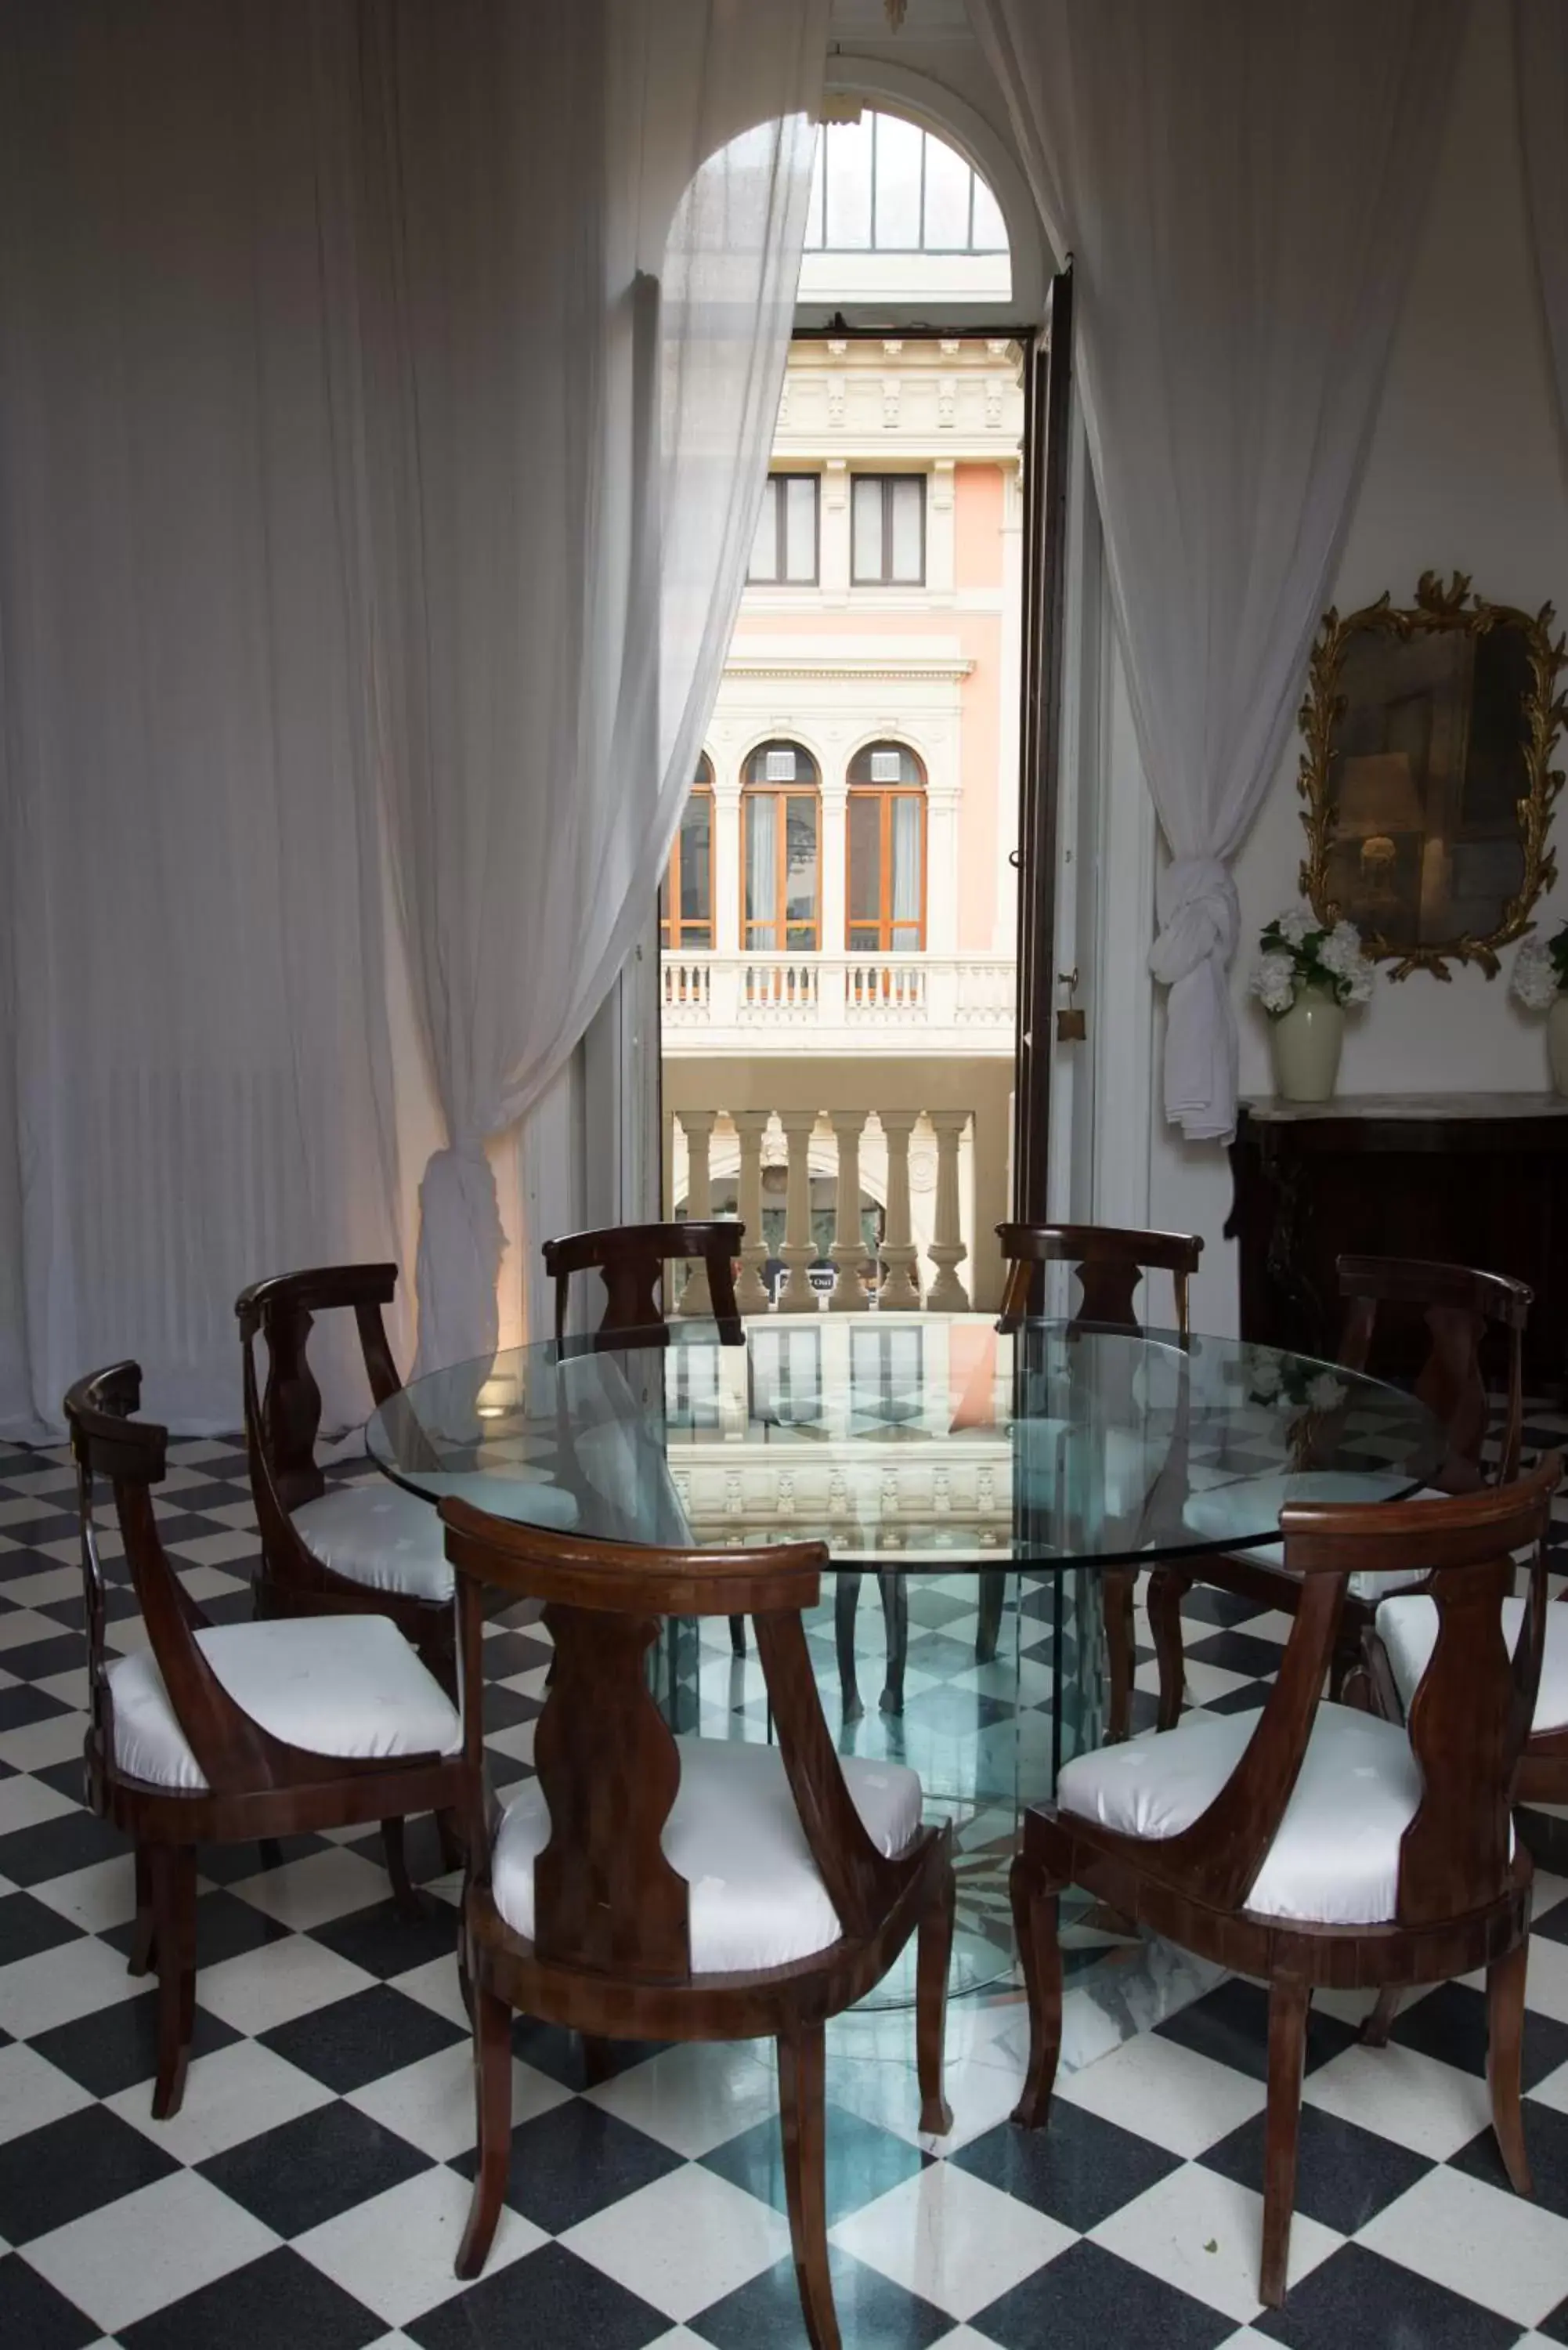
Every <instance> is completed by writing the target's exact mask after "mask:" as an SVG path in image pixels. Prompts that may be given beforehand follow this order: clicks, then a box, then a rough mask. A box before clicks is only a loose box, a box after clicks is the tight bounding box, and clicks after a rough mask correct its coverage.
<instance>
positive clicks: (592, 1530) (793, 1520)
mask: <svg viewBox="0 0 1568 2350" xmlns="http://www.w3.org/2000/svg"><path fill="white" fill-rule="evenodd" d="M367 1436H368V1443H369V1451H370V1455H371V1458H372V1459H373V1460H374V1461H376V1462H377V1463H378V1464H379V1467H380V1468H382V1469H383V1470H384V1471H386V1472H387V1473H388V1475H389V1476H391V1477H394V1478H396V1479H397V1481H398V1482H400V1483H401V1484H403V1485H406V1486H409V1487H410V1488H411V1489H412V1490H413V1491H414V1492H420V1493H423V1494H425V1495H426V1496H427V1497H429V1498H430V1499H431V1501H432V1502H433V1501H438V1500H440V1499H441V1497H442V1496H444V1495H446V1494H449V1493H459V1494H462V1497H463V1498H464V1499H465V1500H467V1501H471V1502H472V1503H476V1504H477V1505H478V1506H479V1507H480V1508H482V1509H485V1510H489V1511H492V1512H493V1513H495V1514H496V1515H498V1516H501V1517H508V1518H514V1519H521V1520H524V1521H528V1522H531V1523H536V1524H541V1525H546V1526H554V1527H556V1528H559V1529H562V1530H566V1529H570V1530H572V1531H574V1532H576V1534H583V1535H588V1536H592V1537H594V1538H596V1539H598V1540H607V1541H612V1542H629V1543H664V1544H672V1545H677V1546H693V1547H714V1548H732V1547H734V1546H736V1545H737V1544H758V1543H768V1542H780V1541H786V1540H792V1539H799V1540H807V1539H809V1540H820V1541H824V1542H826V1544H828V1545H829V1547H830V1549H831V1550H832V1551H833V1552H834V1554H835V1555H836V1556H838V1557H842V1558H843V1559H844V1560H845V1561H846V1562H848V1563H854V1562H867V1563H868V1562H871V1561H874V1562H875V1563H876V1565H877V1566H878V1567H880V1568H883V1569H885V1570H886V1569H893V1570H899V1569H902V1570H905V1571H911V1572H919V1571H922V1570H923V1571H925V1572H937V1571H940V1572H950V1571H951V1570H952V1569H953V1568H955V1567H962V1566H964V1565H973V1566H985V1565H1024V1564H1029V1565H1047V1564H1051V1563H1054V1562H1060V1563H1062V1564H1064V1565H1065V1564H1076V1565H1095V1564H1099V1565H1112V1564H1115V1563H1116V1562H1117V1561H1127V1560H1133V1559H1143V1560H1149V1559H1155V1558H1159V1557H1164V1556H1169V1555H1174V1554H1177V1553H1189V1554H1196V1553H1199V1552H1202V1551H1204V1550H1241V1549H1246V1548H1248V1547H1250V1546H1251V1545H1254V1544H1260V1543H1265V1542H1269V1541H1275V1540H1277V1539H1278V1531H1279V1529H1278V1519H1279V1513H1280V1509H1281V1507H1282V1504H1283V1503H1285V1502H1286V1501H1287V1500H1290V1499H1293V1498H1295V1499H1301V1500H1309V1499H1310V1500H1322V1501H1364V1500H1380V1499H1381V1500H1397V1499H1398V1498H1400V1497H1401V1496H1403V1495H1406V1494H1408V1493H1410V1492H1414V1491H1415V1490H1416V1489H1417V1487H1419V1486H1421V1485H1422V1484H1424V1483H1426V1482H1427V1481H1428V1479H1429V1478H1430V1477H1431V1476H1432V1475H1433V1474H1434V1473H1435V1471H1437V1469H1438V1466H1439V1464H1440V1462H1441V1461H1442V1459H1443V1455H1444V1451H1445V1446H1444V1441H1443V1438H1442V1433H1441V1430H1440V1429H1439V1427H1438V1422H1437V1421H1436V1420H1435V1419H1433V1417H1432V1415H1431V1414H1430V1413H1429V1412H1428V1410H1427V1409H1426V1408H1425V1407H1424V1406H1423V1405H1421V1404H1419V1403H1417V1401H1416V1400H1415V1399H1414V1398H1413V1397H1411V1396H1408V1395H1407V1394H1405V1393H1403V1392H1402V1391H1401V1390H1399V1389H1398V1388H1391V1387H1387V1386H1385V1385H1384V1384H1383V1383H1382V1382H1381V1381H1379V1380H1376V1379H1370V1378H1363V1377H1359V1376H1357V1375H1356V1374H1355V1373H1353V1372H1349V1371H1345V1370H1342V1369H1340V1368H1339V1367H1336V1366H1335V1365H1333V1364H1328V1363H1322V1362H1317V1361H1315V1360H1314V1359H1312V1358H1311V1357H1305V1356H1301V1355H1290V1354H1284V1353H1282V1352H1281V1351H1279V1350H1278V1349H1277V1348H1274V1347H1259V1346H1253V1345H1251V1344H1246V1343H1243V1342H1242V1341H1241V1340H1240V1339H1236V1338H1210V1337H1202V1336H1193V1337H1192V1338H1191V1339H1190V1341H1189V1343H1188V1344H1187V1345H1185V1346H1184V1345H1183V1344H1182V1343H1181V1342H1180V1340H1179V1339H1178V1338H1177V1337H1176V1336H1175V1335H1174V1334H1172V1333H1169V1332H1158V1331H1151V1332H1148V1333H1147V1334H1146V1335H1144V1336H1131V1335H1129V1334H1127V1333H1126V1332H1123V1331H1112V1330H1100V1329H1093V1328H1090V1329H1080V1330H1070V1329H1069V1328H1068V1327H1067V1326H1065V1325H1064V1324H1063V1323H1060V1322H1046V1321H1031V1322H1027V1323H1024V1324H1023V1326H1021V1327H1020V1328H1019V1329H1018V1330H1017V1331H1016V1332H1013V1333H1012V1334H1003V1333H1001V1332H999V1331H998V1330H997V1328H996V1326H995V1324H994V1322H993V1321H992V1319H991V1318H990V1317H988V1316H986V1315H979V1314H964V1315H933V1314H921V1315H913V1314H911V1315H867V1316H865V1317H863V1318H859V1319H851V1318H850V1317H848V1316H845V1317H843V1318H842V1319H841V1318H839V1317H837V1316H830V1315H820V1316H799V1317H783V1316H777V1315H765V1316H764V1315H758V1316H757V1317H755V1318H754V1319H752V1320H749V1321H748V1322H747V1323H746V1325H745V1327H744V1343H743V1344H742V1345H739V1346H735V1345H730V1346H726V1345H724V1344H722V1342H721V1340H720V1336H719V1333H718V1330H717V1327H716V1326H714V1325H713V1324H712V1323H710V1322H700V1321H693V1322H687V1323H678V1324H676V1325H674V1326H672V1327H671V1328H670V1330H669V1331H668V1332H664V1331H649V1332H646V1333H636V1334H633V1335H631V1336H616V1337H615V1338H614V1339H613V1340H598V1341H596V1340H594V1339H591V1338H589V1339H577V1340H572V1339H568V1340H567V1341H566V1346H565V1347H561V1348H558V1347H556V1346H555V1345H554V1344H549V1345H541V1346H536V1347H515V1348H512V1349H509V1350H505V1351H503V1352H500V1353H497V1354H495V1355H493V1356H492V1357H486V1358H484V1359H483V1360H481V1361H478V1362H472V1363H460V1364H458V1365H456V1366H455V1367H453V1368H452V1369H451V1370H446V1371H436V1372H433V1373H431V1375H429V1376H428V1377H426V1378H420V1379H416V1380H414V1381H412V1382H411V1383H410V1386H408V1387H407V1388H403V1389H402V1390H401V1391H400V1393H399V1394H398V1395H395V1396H393V1397H392V1398H391V1399H389V1401H388V1402H387V1403H385V1404H383V1405H382V1406H381V1407H380V1409H379V1410H378V1411H377V1412H376V1413H375V1415H374V1416H373V1418H372V1419H371V1420H370V1422H369V1429H368V1431H367Z"/></svg>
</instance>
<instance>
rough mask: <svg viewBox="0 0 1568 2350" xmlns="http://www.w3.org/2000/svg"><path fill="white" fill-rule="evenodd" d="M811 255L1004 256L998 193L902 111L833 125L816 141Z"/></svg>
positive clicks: (807, 231)
mask: <svg viewBox="0 0 1568 2350" xmlns="http://www.w3.org/2000/svg"><path fill="white" fill-rule="evenodd" d="M805 244H806V251H807V252H808V253H1005V252H1006V251H1007V230H1006V226H1005V224H1003V221H1002V213H1001V210H1000V208H999V206H998V204H997V201H996V198H995V197H994V196H993V195H992V192H991V190H990V189H989V188H988V187H987V186H986V184H985V182H984V181H983V180H982V179H981V177H980V175H979V173H978V172H975V171H974V170H973V169H972V168H971V165H970V164H968V163H966V162H965V161H964V159H963V157H962V156H961V154H960V153H959V152H958V151H957V150H956V148H952V147H950V146H948V145H947V144H946V142H945V141H944V140H940V139H936V138H933V137H932V135H931V133H930V132H929V130H919V129H918V128H917V127H916V125H915V124H914V123H912V122H905V121H904V120H901V118H900V117H899V116H898V115H896V114H877V113H873V112H867V113H865V114H863V115H862V116H861V118H860V120H859V121H858V122H830V123H828V124H827V125H826V127H825V129H824V130H823V133H822V136H821V138H820V139H819V140H818V141H817V148H816V165H815V172H814V173H813V177H812V183H811V207H810V210H809V212H808V213H807V214H806V224H805Z"/></svg>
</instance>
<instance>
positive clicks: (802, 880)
mask: <svg viewBox="0 0 1568 2350" xmlns="http://www.w3.org/2000/svg"><path fill="white" fill-rule="evenodd" d="M784 805H785V808H786V810H787V814H786V816H785V820H784V839H785V846H786V855H787V858H788V863H787V867H786V870H785V876H784V892H785V895H784V911H785V914H786V916H787V917H788V919H789V920H790V921H791V922H792V923H794V922H815V920H816V802H815V799H795V798H792V799H789V800H787V801H786V802H785V804H784ZM803 943H805V941H797V940H796V939H795V938H794V933H793V931H792V933H791V944H792V945H795V944H803Z"/></svg>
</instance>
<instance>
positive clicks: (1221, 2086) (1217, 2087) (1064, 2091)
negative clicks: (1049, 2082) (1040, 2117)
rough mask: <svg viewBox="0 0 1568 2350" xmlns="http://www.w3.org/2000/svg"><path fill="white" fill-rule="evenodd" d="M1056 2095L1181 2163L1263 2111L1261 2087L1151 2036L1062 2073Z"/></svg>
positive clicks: (1227, 2068) (1226, 2067)
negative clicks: (1176, 2156) (1178, 2157)
mask: <svg viewBox="0 0 1568 2350" xmlns="http://www.w3.org/2000/svg"><path fill="white" fill-rule="evenodd" d="M1056 2095H1058V2096H1059V2097H1065V2098H1067V2099H1068V2100H1069V2102H1070V2103H1071V2104H1073V2105H1075V2106H1084V2107H1085V2109H1086V2110H1087V2111H1088V2112H1089V2113H1092V2114H1099V2115H1100V2116H1102V2117H1103V2118H1104V2119H1105V2120H1106V2121H1108V2122H1117V2123H1119V2124H1120V2126H1121V2127H1122V2128H1123V2129H1130V2130H1136V2131H1137V2133H1138V2134H1139V2136H1140V2137H1147V2138H1152V2139H1153V2140H1154V2142H1155V2144H1156V2145H1157V2146H1162V2147H1165V2148H1166V2149H1167V2150H1168V2152H1169V2153H1171V2154H1180V2155H1186V2156H1191V2155H1195V2154H1201V2153H1202V2152H1203V2150H1204V2148H1205V2147H1210V2146H1213V2145H1215V2144H1216V2143H1217V2142H1218V2141H1219V2140H1220V2138H1222V2137H1228V2136H1229V2134H1230V2132H1231V2130H1233V2129H1239V2128H1240V2127H1241V2124H1242V2123H1243V2122H1245V2121H1250V2120H1251V2117H1252V2116H1253V2115H1254V2114H1257V2113H1262V2109H1263V2105H1264V2093H1263V2085H1262V2082H1261V2081H1254V2080H1252V2079H1251V2077H1250V2075H1248V2074H1244V2073H1237V2072H1233V2071H1232V2070H1231V2066H1230V2065H1228V2064H1215V2063H1214V2061H1213V2059H1212V2058H1211V2057H1208V2056H1203V2055H1199V2053H1198V2051H1197V2050H1196V2049H1192V2048H1184V2047H1182V2045H1181V2044H1180V2043H1179V2041H1175V2040H1162V2039H1161V2038H1160V2037H1159V2036H1158V2033H1144V2034H1142V2035H1141V2036H1140V2037H1139V2038H1138V2039H1137V2040H1129V2041H1127V2042H1126V2043H1124V2045H1123V2046H1121V2047H1120V2048H1116V2049H1113V2050H1112V2052H1111V2054H1109V2055H1108V2056H1102V2057H1101V2058H1100V2060H1099V2062H1098V2064H1089V2065H1086V2066H1085V2069H1084V2070H1083V2071H1082V2072H1081V2073H1072V2074H1068V2076H1067V2077H1066V2079H1065V2080H1060V2081H1058V2083H1057V2086H1056Z"/></svg>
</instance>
